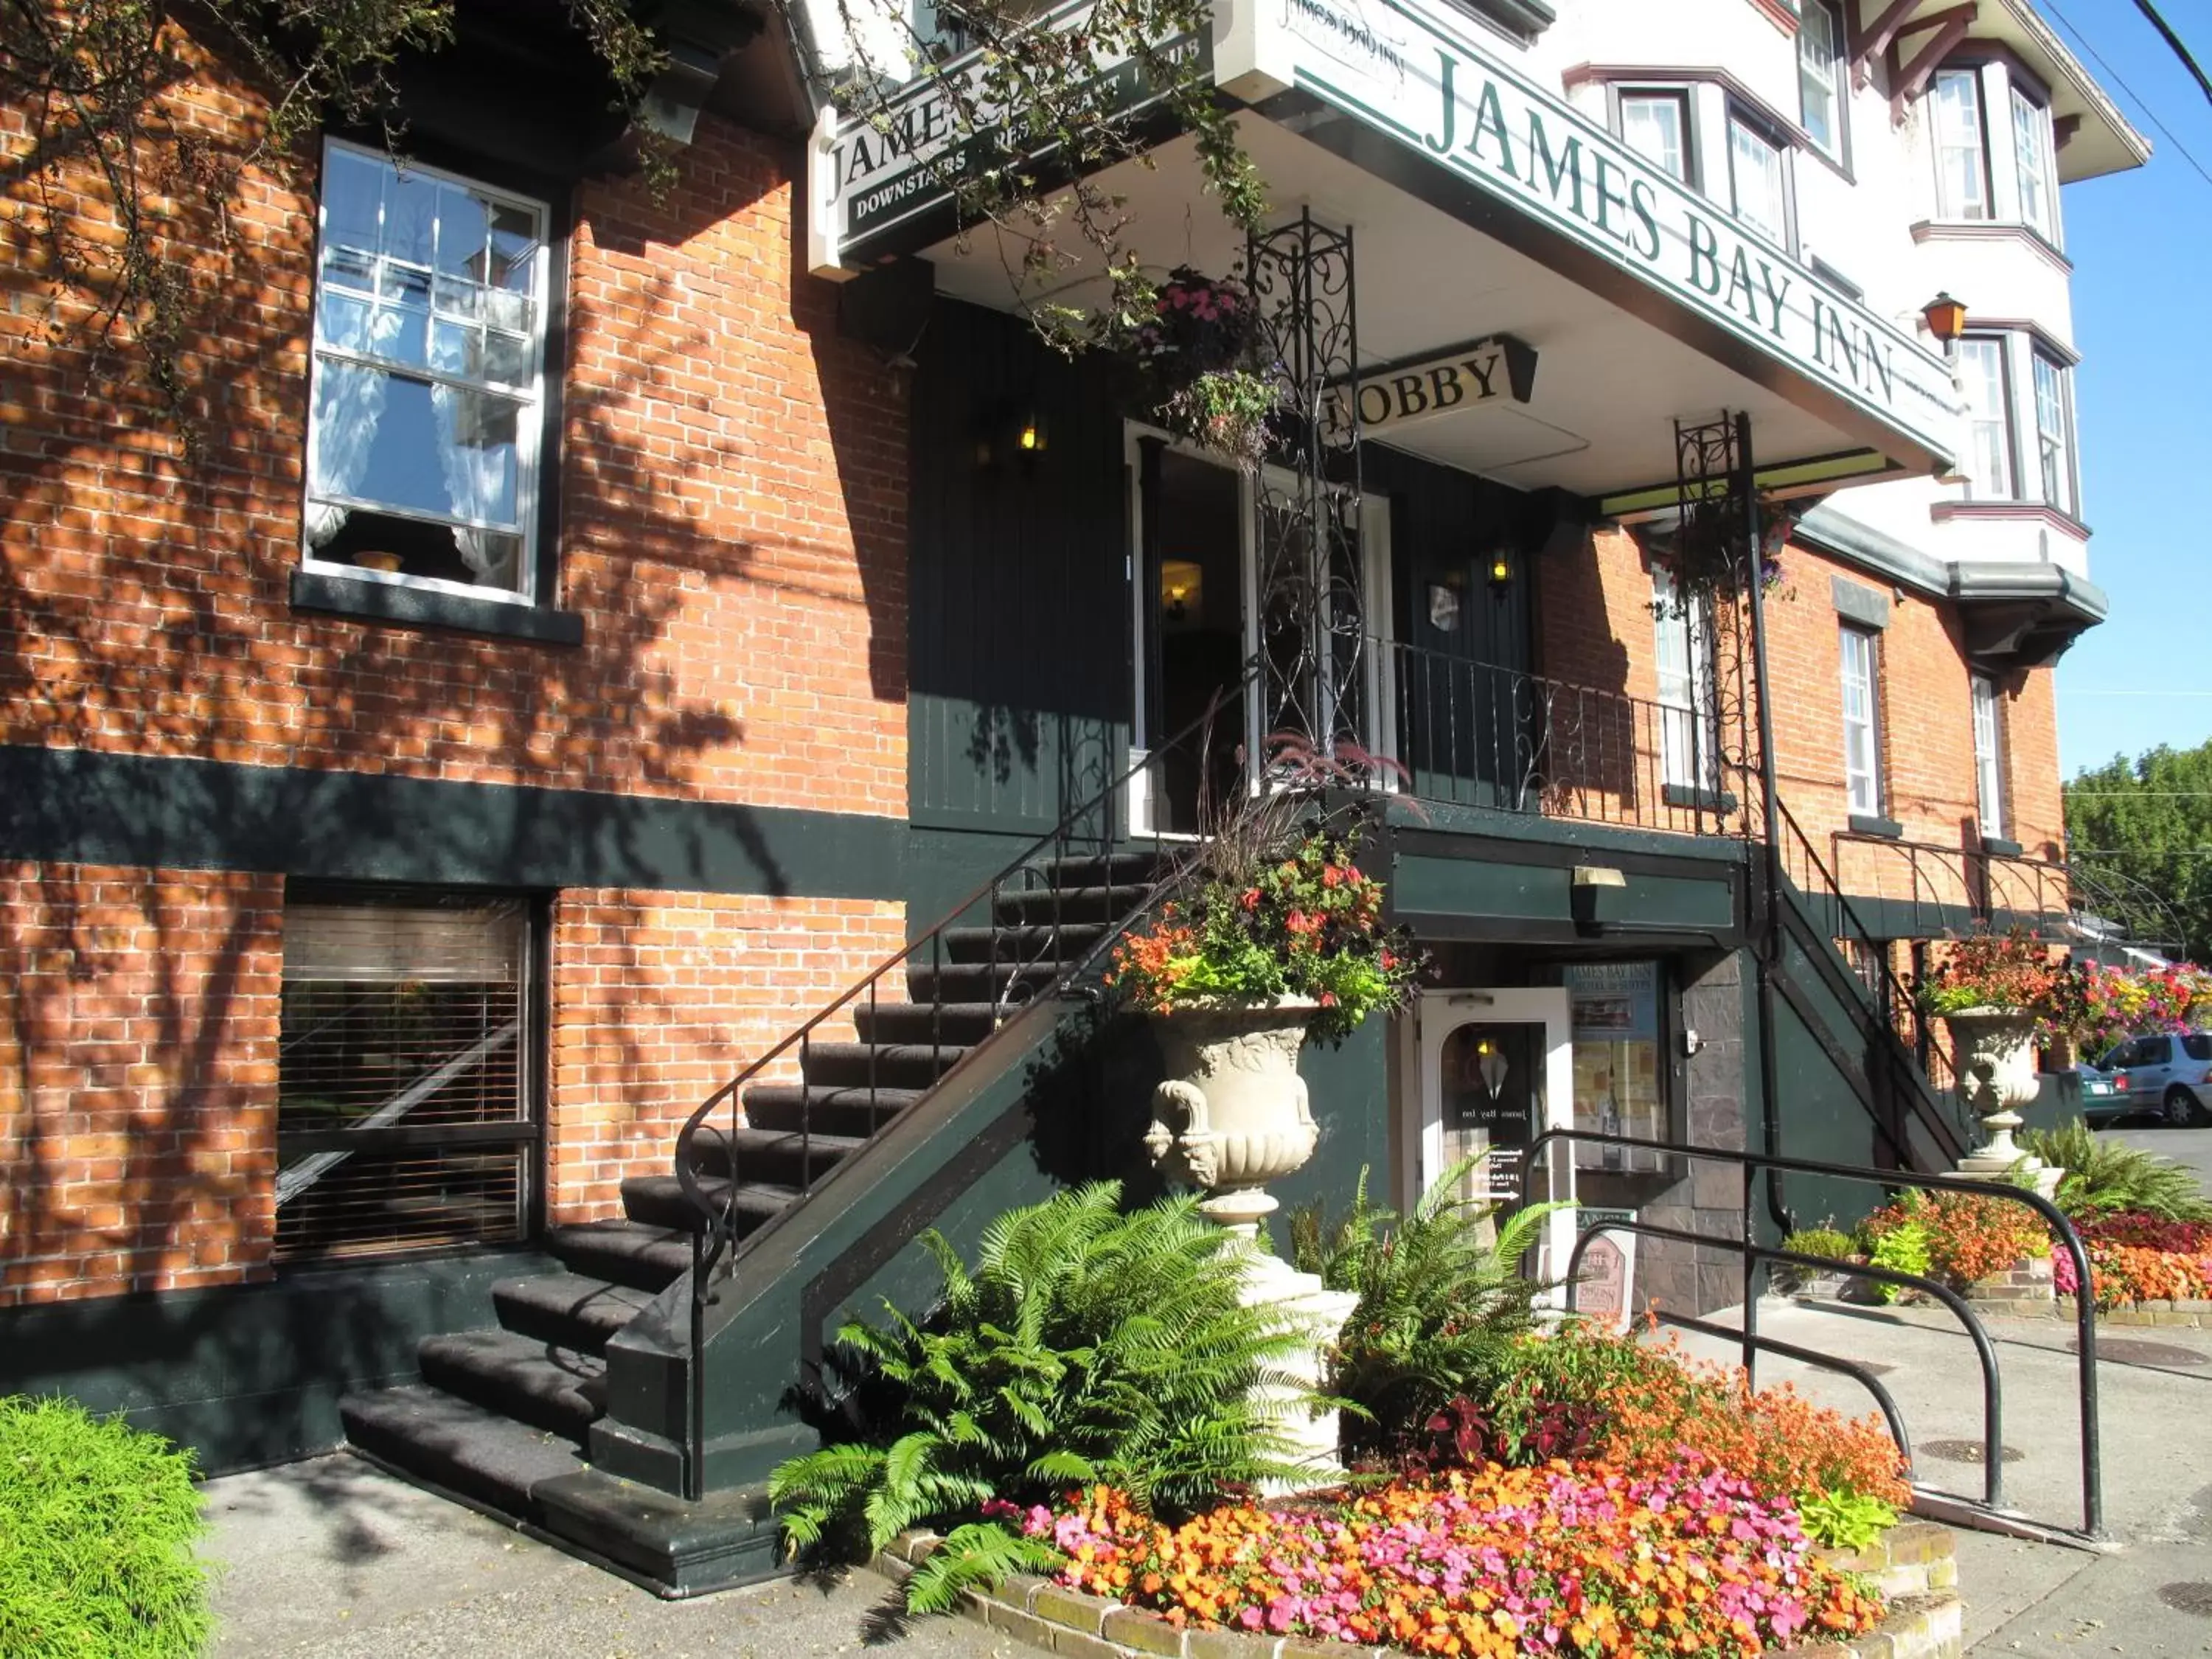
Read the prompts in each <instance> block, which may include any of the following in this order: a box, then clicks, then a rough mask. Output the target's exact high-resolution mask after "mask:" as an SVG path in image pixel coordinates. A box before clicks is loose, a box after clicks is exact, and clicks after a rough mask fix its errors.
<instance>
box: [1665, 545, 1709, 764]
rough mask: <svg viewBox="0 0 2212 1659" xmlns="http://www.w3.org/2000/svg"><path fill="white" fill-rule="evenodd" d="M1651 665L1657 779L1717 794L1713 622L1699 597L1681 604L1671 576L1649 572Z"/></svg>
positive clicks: (1693, 594)
mask: <svg viewBox="0 0 2212 1659" xmlns="http://www.w3.org/2000/svg"><path fill="white" fill-rule="evenodd" d="M1651 616H1652V633H1653V653H1652V664H1653V668H1654V671H1655V674H1656V678H1657V681H1658V690H1659V696H1658V702H1659V769H1660V781H1662V783H1664V784H1665V785H1667V786H1668V787H1670V788H1675V789H1686V790H1692V791H1695V792H1698V793H1701V794H1710V795H1717V794H1718V793H1720V776H1721V775H1720V722H1719V720H1718V719H1717V717H1716V713H1715V707H1714V697H1713V650H1712V623H1711V613H1710V611H1709V610H1708V608H1707V603H1706V600H1705V596H1704V595H1703V594H1699V593H1692V594H1691V595H1690V596H1689V598H1688V599H1687V600H1686V601H1684V600H1683V599H1681V598H1680V596H1679V595H1678V594H1677V593H1676V592H1675V588H1674V576H1673V574H1672V573H1671V572H1669V571H1668V569H1667V568H1665V567H1664V566H1663V565H1655V566H1654V567H1653V568H1652V571H1651Z"/></svg>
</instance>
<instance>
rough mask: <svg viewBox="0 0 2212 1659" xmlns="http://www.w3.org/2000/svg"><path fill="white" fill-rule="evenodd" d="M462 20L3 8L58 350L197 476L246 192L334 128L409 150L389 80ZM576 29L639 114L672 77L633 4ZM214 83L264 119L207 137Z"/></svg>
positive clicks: (304, 6) (385, 13)
mask: <svg viewBox="0 0 2212 1659" xmlns="http://www.w3.org/2000/svg"><path fill="white" fill-rule="evenodd" d="M454 4H455V0H181V3H176V4H171V3H167V0H0V108H4V110H6V111H7V112H9V116H10V122H11V124H10V125H9V126H8V127H7V128H6V129H5V130H4V142H5V144H6V149H7V152H8V155H9V172H10V174H11V176H10V178H9V184H8V196H9V198H10V199H9V204H8V208H9V216H10V217H11V218H12V220H13V222H14V228H15V239H14V240H15V247H14V249H13V252H14V255H15V259H16V261H17V262H18V269H19V271H20V272H21V273H22V274H24V275H29V276H34V277H35V279H36V280H37V281H38V282H39V283H41V284H43V285H44V286H45V287H46V289H47V290H48V292H49V294H50V295H51V303H50V305H49V307H48V310H49V315H50V318H51V319H52V320H51V321H50V322H49V325H48V326H49V329H50V331H51V332H52V334H53V336H54V337H55V338H56V340H57V342H59V341H61V340H63V339H64V338H67V337H70V336H74V337H76V341H77V343H81V344H82V345H85V346H87V347H89V348H91V349H93V351H94V355H95V358H96V360H97V361H99V362H102V363H105V364H108V365H112V366H113V367H114V368H116V369H117V370H118V372H119V373H120V374H123V375H124V376H125V377H126V378H128V379H131V380H136V381H137V382H138V383H139V384H140V385H142V386H143V387H144V388H145V389H146V390H147V391H149V392H150V393H151V394H152V397H153V399H154V401H155V405H156V406H157V408H158V409H159V410H160V413H161V417H162V419H163V420H164V422H165V423H166V424H167V426H168V427H169V428H171V430H172V431H173V434H174V435H175V436H176V438H177V440H178V441H179V446H180V447H181V448H182V450H183V452H184V454H185V459H186V460H187V462H188V463H191V464H197V461H198V459H200V456H201V453H202V450H203V447H204V434H203V432H202V430H201V423H200V417H199V412H198V410H197V408H196V401H195V392H194V388H193V386H191V383H190V381H189V379H188V376H187V374H186V370H185V358H186V356H187V353H188V350H189V349H190V345H191V340H192V338H193V337H194V335H195V333H196V330H195V328H194V323H193V319H194V318H195V316H196V315H197V314H198V313H200V311H201V310H202V308H203V307H204V304H205V302H207V301H210V299H211V298H213V296H214V295H215V294H216V289H217V287H218V285H219V284H220V283H221V282H222V276H223V269H222V268H223V267H224V266H226V265H228V264H231V263H233V262H235V261H236V260H237V259H238V258H240V254H241V252H242V249H241V248H240V243H239V239H238V237H237V236H236V234H235V232H234V228H233V226H232V219H233V216H234V214H235V212H236V211H237V210H238V207H239V204H240V200H241V194H240V192H241V190H242V187H243V186H244V185H245V182H246V179H247V176H248V175H249V174H250V173H253V172H255V171H257V170H268V171H272V172H274V173H277V174H278V175H279V176H283V175H285V174H288V173H292V172H294V171H295V169H297V168H299V167H301V165H302V161H303V157H304V156H305V155H306V154H307V151H306V147H305V144H304V143H303V141H304V140H305V139H307V137H309V136H310V135H312V134H313V132H314V131H316V130H317V129H319V127H320V126H322V125H324V124H325V122H331V121H336V122H341V123H344V124H346V125H355V126H365V127H370V128H380V129H381V130H382V131H383V132H384V133H385V135H386V142H387V143H391V144H392V145H393V146H394V147H395V148H396V147H397V146H398V145H399V144H400V143H401V142H402V141H403V138H404V133H403V131H402V130H401V128H400V125H399V123H398V87H397V85H396V83H395V82H394V79H393V72H394V70H395V68H396V66H397V65H398V63H399V62H400V60H401V58H403V57H404V55H406V54H409V53H416V52H437V51H441V50H443V49H445V48H447V47H448V46H451V44H452V42H453V10H454ZM566 12H567V15H568V21H570V23H571V24H572V25H573V26H574V27H575V28H576V29H578V30H579V31H580V33H582V34H583V35H584V36H585V37H586V40H588V41H589V42H590V44H591V46H592V51H593V52H595V54H596V55H597V57H598V58H599V61H600V62H601V63H602V64H604V65H605V70H606V73H607V76H608V78H609V79H610V81H611V82H612V84H613V86H614V88H615V89H616V96H617V101H618V103H620V104H623V105H626V106H634V105H635V101H636V100H638V99H639V98H640V97H641V96H642V94H644V92H645V89H646V88H647V86H648V85H649V84H650V82H652V80H653V76H655V75H656V74H658V73H659V70H660V68H661V66H662V64H664V62H665V53H664V52H663V49H662V47H661V46H660V45H659V43H658V42H657V41H656V40H654V39H653V35H652V33H650V32H649V31H648V30H647V28H645V27H643V26H642V25H641V24H640V23H639V22H638V21H636V20H635V18H633V17H632V16H631V15H630V14H629V11H628V10H627V9H625V7H624V6H623V3H622V0H566ZM216 65H220V66H221V67H222V70H225V71H226V72H227V73H226V78H228V77H232V76H235V77H239V78H242V79H243V81H244V82H246V85H247V86H249V87H250V88H251V89H252V91H253V92H254V93H255V94H258V99H259V100H260V103H261V106H262V111H263V113H262V114H261V116H260V118H259V119H258V121H256V122H254V123H252V124H250V125H247V124H235V123H227V124H220V125H213V124H210V123H208V122H207V121H206V120H205V119H204V118H203V116H202V114H201V112H197V111H195V110H194V109H193V108H192V107H191V106H190V104H189V101H188V100H186V99H185V97H184V95H183V94H184V92H185V88H188V87H189V86H190V85H191V83H192V82H194V81H195V80H196V79H197V78H199V77H201V76H204V74H205V73H206V72H207V71H208V70H210V68H212V67H214V66H216ZM17 124H20V125H17ZM641 149H643V150H644V161H645V166H646V169H647V175H648V178H649V179H652V180H653V181H654V182H655V183H656V185H659V186H660V187H664V188H665V182H666V179H667V175H668V173H669V170H670V167H669V162H668V159H667V155H666V150H665V146H663V145H661V144H659V143H657V142H654V141H653V139H652V138H651V137H649V136H648V137H647V140H646V141H645V142H644V143H642V144H641ZM188 225H190V226H191V229H192V230H193V231H195V232H197V233H204V234H185V232H186V228H187V226H188ZM207 237H212V239H213V240H214V242H215V248H214V252H215V253H216V258H215V259H213V260H212V261H211V260H210V258H209V257H208V256H209V253H210V249H209V247H208V246H205V240H206V238H207ZM19 280H20V277H19Z"/></svg>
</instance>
